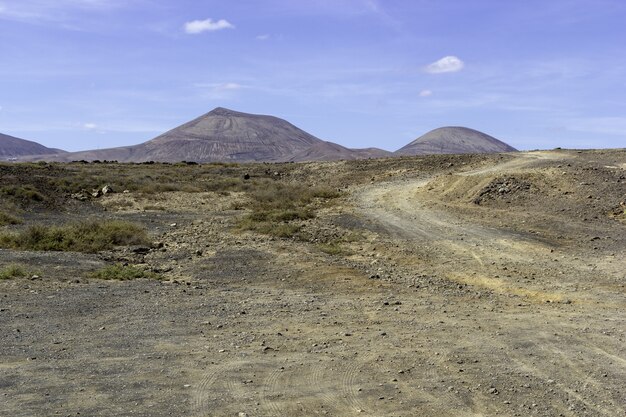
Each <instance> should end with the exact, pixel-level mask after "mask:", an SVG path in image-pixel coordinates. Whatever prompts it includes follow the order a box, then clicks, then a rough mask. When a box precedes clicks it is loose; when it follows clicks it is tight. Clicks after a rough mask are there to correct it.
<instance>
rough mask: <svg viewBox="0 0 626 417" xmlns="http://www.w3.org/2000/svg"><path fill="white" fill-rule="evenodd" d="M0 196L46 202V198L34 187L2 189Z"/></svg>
mask: <svg viewBox="0 0 626 417" xmlns="http://www.w3.org/2000/svg"><path fill="white" fill-rule="evenodd" d="M0 194H4V195H6V196H10V197H13V198H14V199H16V200H22V201H44V200H45V199H46V198H45V197H44V196H43V194H41V193H40V192H39V191H37V189H36V188H35V187H33V186H32V185H24V186H21V187H2V188H1V189H0Z"/></svg>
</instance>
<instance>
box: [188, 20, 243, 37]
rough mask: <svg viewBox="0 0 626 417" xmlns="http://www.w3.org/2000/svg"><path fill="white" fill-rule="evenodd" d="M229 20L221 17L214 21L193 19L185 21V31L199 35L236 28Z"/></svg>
mask: <svg viewBox="0 0 626 417" xmlns="http://www.w3.org/2000/svg"><path fill="white" fill-rule="evenodd" d="M234 28H235V26H234V25H232V24H231V23H230V22H229V21H228V20H224V19H220V20H217V21H214V20H213V19H206V20H193V21H191V22H187V23H185V32H186V33H188V34H190V35H197V34H199V33H202V32H215V31H217V30H223V29H234Z"/></svg>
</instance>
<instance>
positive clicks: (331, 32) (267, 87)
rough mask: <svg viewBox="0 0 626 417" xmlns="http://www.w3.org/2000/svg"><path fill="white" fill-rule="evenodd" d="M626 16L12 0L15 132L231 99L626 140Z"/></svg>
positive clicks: (90, 124)
mask: <svg viewBox="0 0 626 417" xmlns="http://www.w3.org/2000/svg"><path fill="white" fill-rule="evenodd" d="M624 22H626V1H624V0H549V1H547V0H525V1H519V0H236V1H235V0H232V1H224V0H219V1H217V0H216V1H214V0H0V133H5V134H9V135H13V136H17V137H20V138H23V139H28V140H33V141H36V142H39V143H41V144H43V145H45V146H49V147H56V148H61V149H65V150H70V151H77V150H85V149H98V148H108V147H115V146H125V145H132V144H137V143H141V142H145V141H147V140H149V139H152V138H154V137H155V136H157V135H159V134H160V133H163V132H165V131H167V130H169V129H172V128H174V127H176V126H178V125H180V124H182V123H185V122H187V121H189V120H191V119H193V118H195V117H197V116H200V115H202V114H204V113H207V112H209V111H210V110H212V109H213V108H215V107H226V108H229V109H233V110H237V111H242V112H248V113H256V114H270V115H274V116H277V117H280V118H283V119H286V120H288V121H289V122H291V123H293V124H295V125H296V126H298V127H300V128H301V129H304V130H306V131H307V132H309V133H311V134H313V135H315V136H317V137H319V138H320V139H324V140H328V141H332V142H336V143H339V144H342V145H344V146H348V147H370V146H375V147H379V148H383V149H387V150H397V149H399V148H400V147H402V146H404V145H405V144H407V143H409V142H410V141H412V140H414V139H415V138H417V137H418V136H420V135H422V134H424V133H426V132H428V131H429V130H431V129H435V128H438V127H442V126H466V127H470V128H473V129H477V130H480V131H483V132H485V133H487V134H490V135H492V136H495V137H496V138H498V139H500V140H503V141H505V142H507V143H508V144H510V145H512V146H514V147H516V148H518V149H522V150H530V149H551V148H555V147H563V148H618V147H626V24H624Z"/></svg>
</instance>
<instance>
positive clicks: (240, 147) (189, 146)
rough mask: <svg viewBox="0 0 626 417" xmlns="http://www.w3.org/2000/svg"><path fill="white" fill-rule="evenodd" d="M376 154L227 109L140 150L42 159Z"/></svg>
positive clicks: (270, 118) (284, 157)
mask: <svg viewBox="0 0 626 417" xmlns="http://www.w3.org/2000/svg"><path fill="white" fill-rule="evenodd" d="M389 155H391V153H389V152H387V151H383V150H381V149H376V148H368V149H348V148H346V147H344V146H341V145H338V144H335V143H332V142H325V141H323V140H321V139H318V138H316V137H315V136H313V135H311V134H309V133H307V132H305V131H303V130H301V129H299V128H297V127H296V126H294V125H292V124H291V123H289V122H287V121H285V120H283V119H279V118H277V117H274V116H264V115H257V114H248V113H241V112H237V111H233V110H229V109H225V108H222V107H218V108H216V109H214V110H212V111H211V112H209V113H207V114H205V115H202V116H200V117H198V118H196V119H194V120H192V121H190V122H187V123H185V124H183V125H181V126H179V127H176V128H174V129H172V130H170V131H168V132H165V133H163V134H162V135H160V136H157V137H156V138H154V139H152V140H149V141H147V142H144V143H141V144H139V145H135V146H126V147H120V148H110V149H99V150H92V151H82V152H73V153H69V154H65V155H62V156H54V157H46V158H40V159H46V160H56V161H73V160H88V161H89V160H96V159H99V160H109V161H112V160H115V161H119V162H146V161H159V162H179V161H194V162H285V161H329V160H338V159H366V158H372V157H374V158H377V157H384V156H389Z"/></svg>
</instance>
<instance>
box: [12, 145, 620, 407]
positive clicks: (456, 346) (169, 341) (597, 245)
mask: <svg viewBox="0 0 626 417" xmlns="http://www.w3.org/2000/svg"><path fill="white" fill-rule="evenodd" d="M367 164H369V165H368V170H369V171H368V178H367V181H364V180H363V179H362V178H360V179H359V180H358V181H357V180H355V181H353V182H350V181H349V180H348V179H345V178H349V177H350V175H344V174H345V172H344V171H345V170H347V169H351V168H350V167H351V166H346V165H342V164H340V163H328V164H314V165H312V166H307V167H304V168H303V172H304V173H306V175H319V176H320V181H323V180H324V178H325V177H324V176H342V175H343V177H342V178H344V181H345V182H346V184H345V189H347V190H348V191H346V192H345V195H344V197H342V198H341V199H340V200H341V201H340V202H339V203H338V204H337V205H334V206H331V207H327V208H325V209H322V210H321V211H320V214H319V216H318V217H317V218H316V219H314V220H311V221H310V222H309V223H308V224H307V225H306V227H307V228H309V229H310V230H312V231H314V232H316V233H319V234H320V235H322V234H325V235H327V234H337V235H344V234H345V233H356V234H358V236H359V238H358V239H353V240H350V241H346V242H345V243H342V245H344V247H345V248H346V252H345V253H343V254H335V255H329V254H326V253H324V252H322V251H321V250H320V249H319V247H318V245H317V244H316V243H315V242H302V241H297V240H283V239H274V238H269V237H266V236H262V235H255V234H252V233H249V232H246V233H240V232H234V231H233V230H232V225H233V223H234V221H235V219H236V217H237V216H238V215H240V213H237V211H234V210H232V209H230V208H229V207H231V206H232V201H233V200H237V199H241V198H242V197H241V196H238V195H236V194H232V195H230V196H224V197H220V198H218V197H217V196H216V195H213V194H210V193H195V194H187V193H169V194H168V196H167V197H166V198H164V199H163V200H162V201H160V202H159V204H162V205H163V206H164V208H165V209H166V210H163V211H159V212H143V211H140V210H134V209H133V208H132V207H133V206H132V205H131V204H128V205H126V206H125V207H126V208H125V209H123V210H122V209H120V211H114V210H113V209H112V207H116V204H117V203H119V200H120V199H131V200H132V199H133V198H135V196H133V195H132V194H131V195H122V194H116V195H114V196H112V197H111V198H110V199H109V200H108V202H107V201H105V202H104V203H103V204H105V205H107V204H109V210H108V211H107V212H106V215H112V214H115V215H117V216H125V217H127V218H129V219H135V220H138V221H142V222H143V223H145V224H147V225H149V226H150V228H151V231H152V233H153V235H154V236H155V239H156V240H159V241H161V242H162V243H163V244H164V248H163V249H159V250H153V251H151V252H150V253H148V254H147V255H145V256H141V257H137V255H135V254H132V253H126V252H124V251H118V252H115V253H109V254H99V255H79V254H71V253H54V254H50V253H25V252H15V251H8V250H0V263H1V264H4V263H7V262H9V261H11V262H15V261H19V262H24V263H28V264H29V265H33V266H34V267H35V268H38V271H40V273H39V274H38V275H40V277H39V278H36V279H21V280H17V279H15V280H6V281H0V294H1V296H0V297H1V298H0V357H1V358H2V360H1V362H0V415H6V416H51V415H64V416H76V415H81V416H119V415H137V416H197V417H204V416H243V415H247V416H294V415H301V416H315V415H328V416H349V415H365V416H416V415H419V416H527V415H532V416H623V415H625V414H626V388H625V387H626V343H625V333H626V298H625V295H626V291H625V288H626V287H625V285H626V273H625V272H624V271H626V256H625V255H626V251H625V249H626V225H625V223H624V221H623V219H622V218H621V217H620V215H619V213H618V212H616V211H615V207H619V202H620V201H623V200H624V199H625V198H626V185H625V182H626V180H625V179H624V174H626V153H625V152H624V151H604V152H584V153H578V152H574V151H560V152H559V151H551V152H533V153H520V154H518V155H516V156H507V157H506V158H504V157H499V156H494V157H490V158H488V159H487V160H484V161H478V162H476V161H473V162H469V163H467V164H463V163H455V164H452V165H442V166H438V167H436V168H435V169H431V170H428V171H420V170H415V169H413V167H412V162H411V160H410V159H407V160H406V161H405V162H403V164H405V166H402V167H401V169H398V167H394V169H393V170H390V169H388V168H384V167H383V166H381V167H380V168H377V166H376V162H373V161H370V162H368V163H367ZM377 169H378V170H379V171H377ZM311 172H313V174H311ZM316 172H318V173H317V174H315V173H316ZM371 172H374V175H372V179H371V181H370V180H369V173H371ZM304 173H303V174H302V175H305V174H304ZM348 174H349V173H348ZM494 184H495V186H494ZM616 213H617V214H616ZM174 223H175V224H176V225H175V226H173V225H174ZM124 257H126V260H127V261H129V262H131V263H137V264H147V265H150V266H152V267H153V268H154V269H157V270H159V271H162V274H163V275H164V277H165V278H166V280H164V281H155V280H136V281H131V282H110V281H101V280H96V279H89V278H87V275H88V271H90V270H93V269H94V268H95V267H97V266H101V265H104V264H106V263H107V262H110V260H111V259H117V260H119V259H124Z"/></svg>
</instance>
